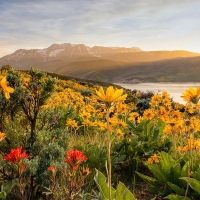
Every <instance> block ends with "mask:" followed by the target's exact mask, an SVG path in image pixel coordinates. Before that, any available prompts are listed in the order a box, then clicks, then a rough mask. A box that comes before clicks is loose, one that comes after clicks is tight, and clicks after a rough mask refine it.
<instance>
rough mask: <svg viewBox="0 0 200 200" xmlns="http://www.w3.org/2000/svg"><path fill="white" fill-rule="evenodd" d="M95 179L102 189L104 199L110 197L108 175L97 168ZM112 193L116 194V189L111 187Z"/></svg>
mask: <svg viewBox="0 0 200 200" xmlns="http://www.w3.org/2000/svg"><path fill="white" fill-rule="evenodd" d="M94 180H95V182H96V184H97V186H98V188H99V190H100V194H101V196H102V198H103V199H104V200H107V199H108V198H109V190H108V185H107V183H106V177H105V176H104V175H103V174H102V173H101V172H100V171H98V170H96V175H95V177H94ZM111 194H112V196H114V194H115V190H114V188H111Z"/></svg>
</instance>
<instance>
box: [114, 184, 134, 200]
mask: <svg viewBox="0 0 200 200" xmlns="http://www.w3.org/2000/svg"><path fill="white" fill-rule="evenodd" d="M115 200H135V197H134V195H133V194H132V193H131V192H130V191H129V190H128V189H127V188H126V186H125V185H124V184H123V183H121V182H119V184H118V186H117V189H116V197H115Z"/></svg>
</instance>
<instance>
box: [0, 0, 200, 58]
mask: <svg viewBox="0 0 200 200" xmlns="http://www.w3.org/2000/svg"><path fill="white" fill-rule="evenodd" d="M63 43H71V44H85V45H87V46H90V47H92V46H95V45H96V46H109V47H110V46H112V47H139V48H140V49H142V50H144V51H155V50H188V51H192V52H199V53H200V0H0V57H3V56H5V55H8V54H11V53H13V52H14V51H16V50H18V49H44V48H47V47H49V46H50V45H52V44H63Z"/></svg>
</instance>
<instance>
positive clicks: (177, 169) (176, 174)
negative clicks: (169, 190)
mask: <svg viewBox="0 0 200 200" xmlns="http://www.w3.org/2000/svg"><path fill="white" fill-rule="evenodd" d="M180 177H181V165H180V163H179V162H178V163H176V164H175V165H174V166H173V167H172V168H171V173H170V175H169V182H171V183H173V184H176V185H179V186H180V182H181V180H180V179H179V178H180ZM181 186H182V185H181Z"/></svg>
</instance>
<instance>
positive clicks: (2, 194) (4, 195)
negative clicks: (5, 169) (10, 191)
mask: <svg viewBox="0 0 200 200" xmlns="http://www.w3.org/2000/svg"><path fill="white" fill-rule="evenodd" d="M0 198H1V199H6V192H4V191H2V192H0Z"/></svg>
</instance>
